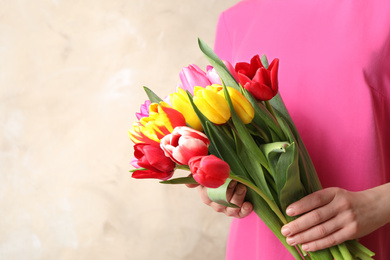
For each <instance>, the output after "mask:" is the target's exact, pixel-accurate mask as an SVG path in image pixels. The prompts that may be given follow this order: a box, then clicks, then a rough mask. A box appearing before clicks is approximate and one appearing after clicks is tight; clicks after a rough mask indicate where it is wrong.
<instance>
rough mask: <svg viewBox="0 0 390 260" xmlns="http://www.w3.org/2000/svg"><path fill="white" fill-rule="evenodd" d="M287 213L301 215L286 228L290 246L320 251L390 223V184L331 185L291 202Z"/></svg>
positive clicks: (285, 226)
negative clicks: (362, 186) (356, 189)
mask: <svg viewBox="0 0 390 260" xmlns="http://www.w3.org/2000/svg"><path fill="white" fill-rule="evenodd" d="M286 213H287V214H288V215H289V216H299V215H302V214H303V215H302V216H300V217H299V218H297V219H296V220H294V221H292V222H290V223H288V224H286V225H284V226H283V228H282V234H283V235H284V236H286V240H287V243H288V244H290V245H297V244H302V249H303V250H305V251H317V250H320V249H324V248H328V247H330V246H334V245H337V244H340V243H342V242H344V241H346V240H351V239H355V238H359V237H362V236H365V235H367V234H369V233H371V232H373V231H374V230H376V229H378V228H379V227H381V226H383V225H385V224H386V223H389V222H390V183H388V184H385V185H382V186H378V187H376V188H373V189H369V190H365V191H361V192H350V191H347V190H344V189H340V188H328V189H324V190H320V191H317V192H315V193H313V194H310V195H308V196H306V197H304V198H302V199H301V200H299V201H297V202H295V203H293V204H291V205H290V206H289V207H288V208H287V210H286Z"/></svg>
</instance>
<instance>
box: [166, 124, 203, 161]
mask: <svg viewBox="0 0 390 260" xmlns="http://www.w3.org/2000/svg"><path fill="white" fill-rule="evenodd" d="M209 144H210V141H209V139H208V138H207V136H206V135H205V134H203V133H202V132H199V131H197V130H195V129H192V128H189V127H186V126H179V127H175V129H173V131H172V133H171V134H169V135H166V136H164V137H163V138H162V139H161V142H160V146H161V148H162V149H163V150H164V152H165V156H168V157H170V158H171V159H172V160H173V161H174V162H176V163H177V164H180V165H188V161H189V160H190V159H191V158H192V157H194V156H204V155H207V154H208V147H209Z"/></svg>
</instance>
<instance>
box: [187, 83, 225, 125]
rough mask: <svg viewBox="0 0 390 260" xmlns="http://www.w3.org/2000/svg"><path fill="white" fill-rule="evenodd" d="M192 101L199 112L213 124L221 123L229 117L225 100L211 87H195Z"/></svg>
mask: <svg viewBox="0 0 390 260" xmlns="http://www.w3.org/2000/svg"><path fill="white" fill-rule="evenodd" d="M193 101H194V103H195V105H196V106H197V108H198V109H199V110H200V112H201V113H202V114H203V115H204V116H205V117H206V118H207V119H208V120H210V121H211V122H213V123H214V124H217V125H222V124H225V123H226V122H227V121H228V120H229V119H230V116H231V114H230V110H229V105H228V103H227V101H226V100H225V98H224V97H222V96H221V95H219V94H218V93H216V92H214V91H212V90H211V89H208V88H201V87H195V89H194V98H193Z"/></svg>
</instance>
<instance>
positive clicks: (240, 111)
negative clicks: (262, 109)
mask: <svg viewBox="0 0 390 260" xmlns="http://www.w3.org/2000/svg"><path fill="white" fill-rule="evenodd" d="M207 88H209V89H213V91H214V92H217V93H218V94H220V95H221V96H223V97H224V98H226V97H225V92H224V91H223V88H222V86H220V85H217V84H214V85H212V86H209V87H207ZM227 90H228V92H229V96H230V99H231V101H232V104H233V107H234V110H235V111H236V113H237V115H238V116H239V117H240V118H241V120H242V122H243V123H244V124H249V123H250V122H252V120H253V117H254V116H255V110H254V109H253V107H252V105H251V103H250V102H249V101H248V100H247V99H246V98H245V97H244V95H242V94H241V93H240V91H238V90H237V89H235V88H231V87H227Z"/></svg>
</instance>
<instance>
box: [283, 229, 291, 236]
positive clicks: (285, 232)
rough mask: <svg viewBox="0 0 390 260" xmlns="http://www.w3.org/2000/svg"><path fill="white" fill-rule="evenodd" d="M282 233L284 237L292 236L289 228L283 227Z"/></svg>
mask: <svg viewBox="0 0 390 260" xmlns="http://www.w3.org/2000/svg"><path fill="white" fill-rule="evenodd" d="M281 232H282V235H283V236H285V237H286V236H288V235H290V233H291V231H290V229H289V228H288V227H283V228H282V231H281Z"/></svg>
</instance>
